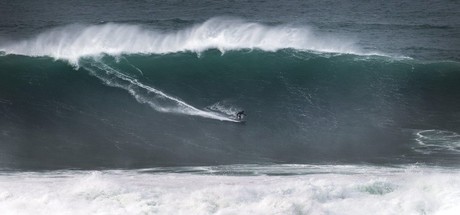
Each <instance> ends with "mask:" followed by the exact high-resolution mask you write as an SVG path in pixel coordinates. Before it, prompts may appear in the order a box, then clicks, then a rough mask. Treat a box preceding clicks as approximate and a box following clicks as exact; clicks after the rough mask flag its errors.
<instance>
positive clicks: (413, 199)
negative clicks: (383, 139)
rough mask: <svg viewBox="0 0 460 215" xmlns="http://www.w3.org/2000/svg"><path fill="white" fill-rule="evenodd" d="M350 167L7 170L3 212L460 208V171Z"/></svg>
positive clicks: (1, 191)
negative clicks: (272, 171)
mask: <svg viewBox="0 0 460 215" xmlns="http://www.w3.org/2000/svg"><path fill="white" fill-rule="evenodd" d="M291 168H292V167H291ZM296 168H298V169H300V170H301V169H305V168H315V167H308V166H305V167H304V166H298V167H296ZM230 169H231V168H230ZM320 169H323V168H320ZM332 169H339V170H340V169H341V167H340V166H334V167H333V168H332ZM345 169H346V171H347V173H345V174H342V173H340V171H339V172H328V173H321V172H319V173H316V174H314V173H313V174H306V175H300V176H299V175H298V176H264V175H261V176H225V175H220V176H216V175H193V174H188V173H183V174H172V173H156V174H147V173H143V172H138V171H103V172H99V171H97V172H85V171H69V172H51V173H3V174H2V175H0V211H1V213H2V214H4V215H10V214H34V215H40V214H47V215H52V214H60V215H61V214H114V215H116V214H133V215H135V214H354V215H355V214H458V211H460V205H459V204H458V202H460V177H459V176H460V173H459V171H458V170H442V169H436V168H412V167H406V168H402V169H399V168H380V167H376V168H373V167H364V168H362V167H360V166H353V167H349V166H348V167H346V168H345ZM323 170H324V169H323ZM366 170H369V172H367V171H366Z"/></svg>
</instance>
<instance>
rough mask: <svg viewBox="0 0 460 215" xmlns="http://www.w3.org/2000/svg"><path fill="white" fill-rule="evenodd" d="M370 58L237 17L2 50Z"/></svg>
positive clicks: (67, 31)
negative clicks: (243, 52)
mask: <svg viewBox="0 0 460 215" xmlns="http://www.w3.org/2000/svg"><path fill="white" fill-rule="evenodd" d="M287 48H292V49H297V50H304V51H317V52H332V53H350V54H366V53H364V52H362V51H360V50H359V49H358V48H357V47H355V45H354V43H353V42H352V41H349V40H344V39H338V38H335V37H333V36H330V35H319V34H317V33H315V32H314V31H312V30H311V29H310V28H309V27H306V26H293V25H275V26H269V25H264V24H260V23H256V22H248V21H244V20H241V19H235V18H224V17H217V18H212V19H209V20H207V21H205V22H203V23H201V24H196V25H193V26H191V27H187V28H185V29H182V30H178V31H172V32H167V31H161V30H153V29H150V28H148V27H147V26H142V25H132V24H116V23H108V24H101V25H86V26H85V25H69V26H64V27H59V28H55V29H51V30H48V31H45V32H43V33H41V34H39V35H37V36H36V37H33V38H31V39H27V40H23V41H18V42H13V43H10V44H6V45H0V50H2V51H3V52H5V53H6V54H17V55H27V56H50V57H53V58H55V59H64V60H68V61H70V62H72V63H77V62H78V59H80V58H81V57H84V56H94V55H99V54H102V53H105V54H109V55H120V54H165V53H174V52H184V51H190V52H197V53H200V52H202V51H205V50H208V49H218V50H220V51H221V52H222V53H223V52H225V51H228V50H240V49H260V50H263V51H277V50H280V49H287Z"/></svg>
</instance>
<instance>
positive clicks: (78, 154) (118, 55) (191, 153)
mask: <svg viewBox="0 0 460 215" xmlns="http://www.w3.org/2000/svg"><path fill="white" fill-rule="evenodd" d="M0 50H2V51H3V52H4V53H5V54H6V55H3V56H0V143H1V144H0V147H1V151H0V153H3V154H1V156H0V164H1V165H2V166H3V167H12V168H14V167H18V168H34V167H37V168H66V167H79V168H94V167H101V166H103V167H142V166H152V165H197V164H206V165H214V164H229V163H260V162H263V163H265V162H268V163H309V162H315V163H316V162H318V163H321V162H336V161H339V162H378V163H380V162H385V163H386V162H389V163H394V162H396V163H401V162H403V163H404V162H413V161H416V162H428V163H443V164H446V163H447V164H452V163H458V162H459V161H458V144H457V142H458V141H457V139H458V137H457V136H458V135H457V134H458V133H459V132H460V131H459V130H458V126H457V125H458V116H459V114H458V110H459V109H460V107H459V104H460V101H459V97H458V93H459V92H460V87H459V85H458V83H459V81H460V73H459V72H458V71H460V69H459V64H458V63H457V62H442V61H438V62H424V61H418V60H413V59H400V58H392V57H385V56H375V55H374V56H369V55H371V53H365V52H361V51H360V50H359V47H356V46H355V45H353V43H352V42H350V41H349V40H345V39H340V38H337V37H333V36H330V35H329V36H328V35H321V34H318V33H315V32H314V31H312V30H311V29H309V28H306V27H298V26H292V25H263V24H259V23H253V22H246V21H243V20H237V19H225V18H215V19H211V20H208V21H206V22H204V23H201V24H196V25H193V26H191V27H188V28H185V29H182V30H178V31H165V30H154V29H151V27H148V26H141V25H129V24H115V23H109V24H101V25H89V26H88V25H87V26H84V25H79V26H78V25H72V26H65V27H62V28H55V29H52V30H48V31H45V32H44V33H42V34H40V35H38V36H35V37H31V38H30V39H26V40H22V41H16V42H10V43H8V44H1V45H0ZM248 50H250V51H248ZM223 52H225V54H222V53H223ZM330 52H331V53H330ZM197 53H198V55H197ZM347 53H354V54H347ZM368 54H369V55H368ZM24 55H26V56H24ZM363 55H365V56H363ZM53 58H54V59H58V60H53ZM108 86H109V87H108ZM152 108H153V110H155V111H152ZM242 109H244V110H246V111H247V113H248V121H247V123H246V124H239V123H238V124H237V123H222V122H220V121H235V119H234V115H235V113H236V111H238V110H242ZM165 113H174V114H165ZM37 160H39V161H40V162H36V161H37Z"/></svg>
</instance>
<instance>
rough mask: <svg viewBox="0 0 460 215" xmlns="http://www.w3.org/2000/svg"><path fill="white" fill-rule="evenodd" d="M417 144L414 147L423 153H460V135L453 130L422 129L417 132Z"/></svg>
mask: <svg viewBox="0 0 460 215" xmlns="http://www.w3.org/2000/svg"><path fill="white" fill-rule="evenodd" d="M415 141H416V143H417V145H415V146H413V147H412V148H413V149H414V151H416V152H419V153H422V154H432V153H439V152H442V153H446V152H447V153H455V154H458V153H460V135H459V134H458V133H455V132H453V131H444V130H436V129H431V130H420V131H416V132H415Z"/></svg>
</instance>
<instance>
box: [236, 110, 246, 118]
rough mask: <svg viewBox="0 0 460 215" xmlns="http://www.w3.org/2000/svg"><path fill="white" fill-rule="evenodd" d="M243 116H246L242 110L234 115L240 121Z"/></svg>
mask: <svg viewBox="0 0 460 215" xmlns="http://www.w3.org/2000/svg"><path fill="white" fill-rule="evenodd" d="M243 115H244V116H246V114H245V113H244V110H243V111H240V112H238V113H237V114H236V118H238V119H241V117H242V116H243Z"/></svg>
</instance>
